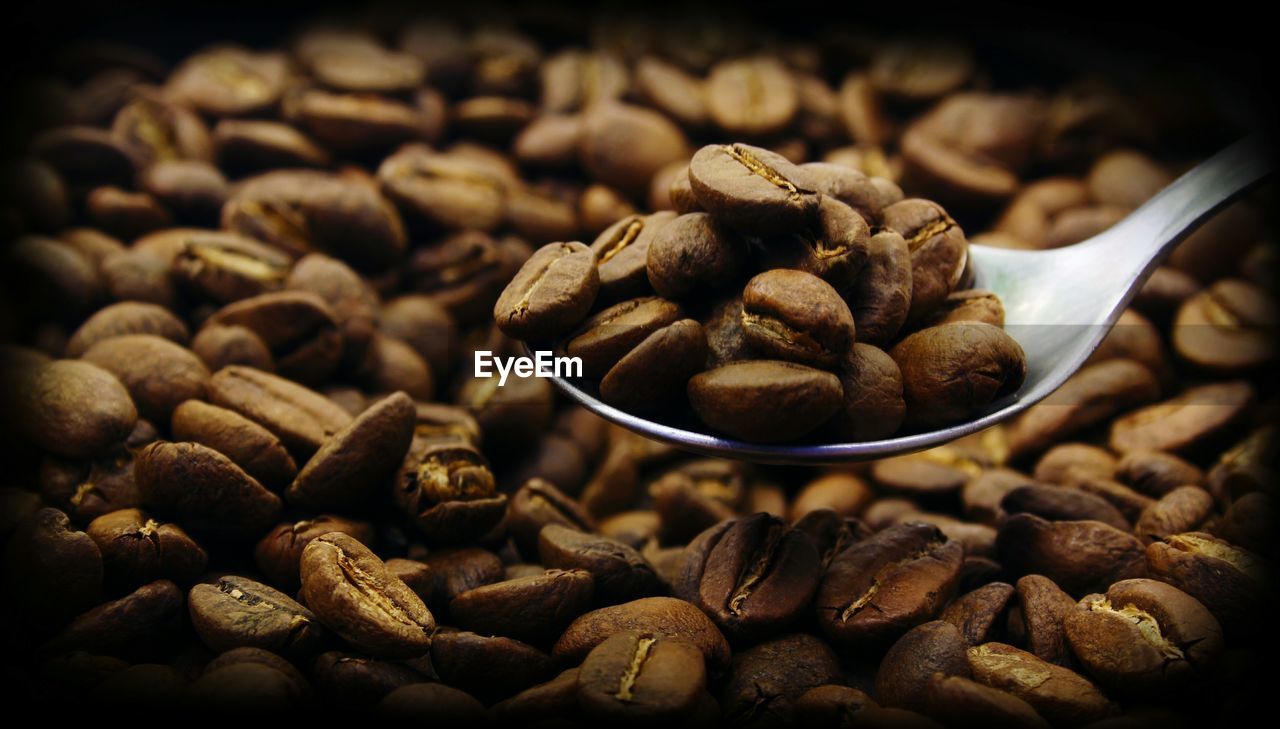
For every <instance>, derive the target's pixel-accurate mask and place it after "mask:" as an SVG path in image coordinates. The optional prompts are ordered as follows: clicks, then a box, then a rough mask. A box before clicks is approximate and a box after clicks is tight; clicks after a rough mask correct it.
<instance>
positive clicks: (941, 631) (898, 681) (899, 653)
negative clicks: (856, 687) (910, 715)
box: [876, 620, 970, 710]
mask: <svg viewBox="0 0 1280 729" xmlns="http://www.w3.org/2000/svg"><path fill="white" fill-rule="evenodd" d="M968 648H969V643H968V642H967V641H966V640H965V638H964V636H962V635H961V634H960V631H959V630H957V629H956V626H954V625H952V624H951V623H949V622H945V621H943V620H934V621H932V622H928V623H924V624H923V625H917V626H916V627H914V628H912V629H911V630H909V631H907V633H906V634H905V635H903V636H902V637H901V638H899V639H898V640H897V642H895V643H894V644H893V647H892V648H890V649H889V651H888V652H887V653H885V655H884V659H883V660H881V661H880V668H879V669H878V670H877V671H876V698H877V699H879V701H880V703H881V704H883V705H884V706H896V707H900V708H905V709H915V710H922V709H923V708H924V706H925V701H926V696H927V691H928V685H929V677H930V676H933V675H934V674H935V673H941V674H942V675H943V676H959V677H961V678H968V677H969V675H970V673H969V661H968V659H967V657H966V653H965V651H966V650H968Z"/></svg>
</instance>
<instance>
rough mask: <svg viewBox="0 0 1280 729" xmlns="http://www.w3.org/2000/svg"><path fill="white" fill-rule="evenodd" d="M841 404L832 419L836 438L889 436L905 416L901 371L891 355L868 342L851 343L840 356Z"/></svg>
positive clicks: (859, 439) (873, 438)
mask: <svg viewBox="0 0 1280 729" xmlns="http://www.w3.org/2000/svg"><path fill="white" fill-rule="evenodd" d="M840 386H841V388H842V389H843V390H844V407H843V409H842V410H840V411H839V412H838V413H837V415H836V417H835V418H834V419H833V420H832V422H831V429H832V431H833V433H834V434H835V436H836V437H837V438H841V439H846V440H850V441H864V440H877V439H880V438H885V437H888V436H890V435H892V434H894V433H895V432H897V430H898V428H900V427H901V426H902V421H903V419H904V418H905V417H906V407H907V405H906V401H905V400H904V399H903V391H902V371H901V370H900V369H899V368H898V364H897V363H896V362H894V360H893V358H892V357H890V356H889V355H888V354H886V353H885V352H884V351H882V350H880V349H877V348H876V347H873V346H872V345H870V344H863V343H861V342H859V343H857V344H854V345H853V347H851V348H850V349H849V350H848V351H847V352H846V353H845V355H844V356H843V357H842V358H841V360H840Z"/></svg>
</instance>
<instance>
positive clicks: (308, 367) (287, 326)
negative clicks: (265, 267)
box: [209, 291, 343, 384]
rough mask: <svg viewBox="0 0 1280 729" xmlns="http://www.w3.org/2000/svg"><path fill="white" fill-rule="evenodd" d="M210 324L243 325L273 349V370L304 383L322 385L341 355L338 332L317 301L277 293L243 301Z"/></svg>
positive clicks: (303, 295)
mask: <svg viewBox="0 0 1280 729" xmlns="http://www.w3.org/2000/svg"><path fill="white" fill-rule="evenodd" d="M209 324H210V325H214V326H243V327H245V328H246V329H248V330H249V331H251V332H253V333H254V334H257V335H258V337H259V338H260V339H261V340H262V342H263V343H264V344H266V345H267V348H268V349H269V350H270V351H271V357H272V361H273V362H275V365H276V370H277V371H278V372H279V373H280V374H281V375H283V376H285V377H288V378H290V379H293V380H297V381H298V382H301V383H304V384H316V383H319V382H323V381H324V380H325V379H326V378H328V376H329V375H330V374H331V373H332V372H333V371H334V369H335V368H336V367H337V366H338V362H339V360H340V359H341V357H342V347H343V340H342V333H341V332H340V331H339V329H338V322H337V320H336V319H335V318H334V314H333V311H332V310H331V309H330V308H329V306H328V305H327V304H326V303H325V302H324V300H323V299H321V298H320V297H318V296H316V295H314V294H311V293H306V292H301V291H280V292H276V293H270V294H261V295H258V296H254V297H251V298H248V299H242V300H240V301H237V302H235V303H232V304H228V305H227V306H225V307H223V308H222V309H220V310H219V311H218V312H217V313H216V314H214V315H213V316H212V317H211V318H210V319H209Z"/></svg>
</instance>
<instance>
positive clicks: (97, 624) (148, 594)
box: [40, 580, 183, 656]
mask: <svg viewBox="0 0 1280 729" xmlns="http://www.w3.org/2000/svg"><path fill="white" fill-rule="evenodd" d="M182 602H183V600H182V591H181V590H179V589H178V586H177V585H175V584H173V583H172V582H169V581H168V580H158V581H156V582H152V583H149V584H146V585H143V586H142V587H139V588H138V589H136V590H134V591H133V592H131V593H129V594H128V595H125V596H124V597H122V598H119V599H117V600H112V601H110V602H104V603H102V604H101V605H98V606H97V607H95V608H93V609H91V610H89V611H88V612H85V613H81V614H80V615H79V616H77V617H76V619H75V620H72V621H71V622H70V623H69V624H68V625H67V626H66V627H65V628H63V629H62V630H61V631H60V632H59V633H58V634H57V635H55V636H54V637H53V638H51V639H49V641H48V642H47V643H45V644H44V645H43V646H41V649H40V650H41V651H42V652H43V653H45V654H47V655H58V654H65V653H69V652H73V651H85V652H88V653H95V654H106V655H124V656H130V655H139V654H143V655H145V654H146V653H147V652H149V651H150V652H152V653H155V652H156V651H157V650H158V649H159V650H163V646H165V643H166V641H170V640H172V637H173V635H174V633H175V632H176V631H177V629H178V628H179V626H180V624H181V623H180V621H181V612H182Z"/></svg>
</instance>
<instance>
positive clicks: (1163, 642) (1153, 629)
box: [1089, 597, 1186, 661]
mask: <svg viewBox="0 0 1280 729" xmlns="http://www.w3.org/2000/svg"><path fill="white" fill-rule="evenodd" d="M1089 610H1090V611H1093V612H1104V613H1110V614H1112V615H1118V616H1120V617H1121V618H1123V619H1124V620H1127V621H1129V622H1130V623H1133V624H1134V625H1135V626H1136V627H1137V628H1138V634H1139V635H1141V636H1142V637H1143V639H1145V640H1146V641H1147V642H1148V643H1150V644H1151V645H1153V646H1155V649H1156V650H1158V651H1159V652H1160V655H1162V656H1164V659H1165V660H1166V661H1173V660H1182V659H1184V658H1185V657H1186V656H1185V654H1184V653H1183V652H1182V649H1181V648H1179V647H1178V646H1176V645H1174V644H1173V642H1171V641H1170V640H1169V639H1168V638H1165V637H1164V635H1163V634H1161V631H1160V622H1159V621H1158V620H1156V618H1155V616H1154V615H1152V614H1151V613H1148V612H1146V611H1145V610H1143V609H1141V608H1139V607H1138V606H1136V605H1125V606H1124V607H1120V608H1117V607H1115V606H1113V605H1112V604H1111V601H1110V600H1108V599H1107V598H1105V597H1100V598H1098V599H1096V600H1092V601H1090V602H1089Z"/></svg>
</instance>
